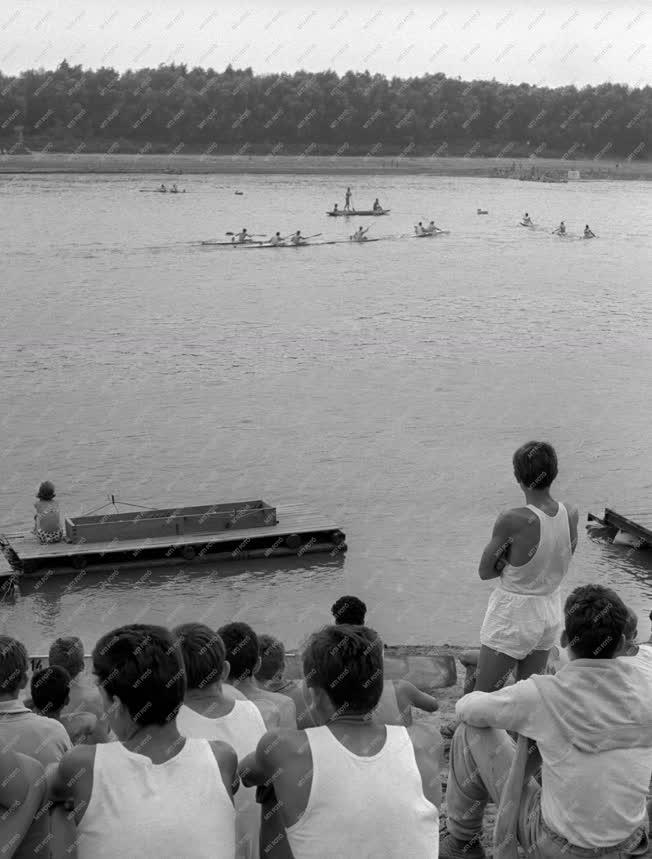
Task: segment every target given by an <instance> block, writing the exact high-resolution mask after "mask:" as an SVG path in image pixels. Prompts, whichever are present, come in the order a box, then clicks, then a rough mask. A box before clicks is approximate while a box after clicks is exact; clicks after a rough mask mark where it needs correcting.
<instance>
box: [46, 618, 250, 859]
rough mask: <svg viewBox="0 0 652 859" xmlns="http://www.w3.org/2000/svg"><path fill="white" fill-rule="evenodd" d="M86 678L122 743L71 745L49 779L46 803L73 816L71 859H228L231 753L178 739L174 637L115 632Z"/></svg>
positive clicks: (141, 628) (179, 675) (147, 631)
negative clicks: (91, 679)
mask: <svg viewBox="0 0 652 859" xmlns="http://www.w3.org/2000/svg"><path fill="white" fill-rule="evenodd" d="M93 670H94V672H95V675H96V677H97V680H98V685H99V687H100V694H101V695H102V700H103V703H104V706H105V708H106V710H107V712H108V714H109V720H110V723H111V727H112V729H113V731H114V733H115V735H116V736H117V737H118V740H119V742H115V743H102V744H100V745H97V746H76V747H75V748H74V749H72V751H70V752H69V753H68V754H67V755H65V757H64V758H63V760H62V761H61V762H60V764H59V765H58V767H54V768H51V770H50V771H49V772H48V779H49V785H50V797H51V799H52V800H54V801H61V802H66V803H70V804H72V808H73V809H74V811H73V814H74V820H75V822H76V824H77V856H78V859H116V857H121V856H122V857H125V859H126V857H132V856H133V857H136V856H138V857H141V856H143V857H145V856H155V857H157V859H179V857H184V859H227V857H228V859H233V856H234V853H235V810H234V808H233V792H234V789H237V758H236V754H235V752H234V751H233V749H232V748H231V747H230V746H228V745H226V743H221V742H217V741H214V742H209V741H208V740H203V739H201V740H199V739H186V738H185V737H183V736H181V734H180V733H179V731H178V729H177V722H176V720H177V714H178V712H179V708H180V707H181V705H182V703H183V698H184V695H185V691H186V673H185V669H184V665H183V657H182V655H181V652H180V650H179V648H178V647H177V646H176V644H175V641H174V638H173V636H172V634H171V633H170V632H169V631H168V630H166V629H163V628H162V627H160V626H146V625H143V624H134V625H131V626H123V627H120V628H119V629H115V630H113V631H112V632H110V633H108V634H107V635H105V636H103V637H102V638H101V639H100V640H99V641H98V642H97V644H96V645H95V649H94V650H93Z"/></svg>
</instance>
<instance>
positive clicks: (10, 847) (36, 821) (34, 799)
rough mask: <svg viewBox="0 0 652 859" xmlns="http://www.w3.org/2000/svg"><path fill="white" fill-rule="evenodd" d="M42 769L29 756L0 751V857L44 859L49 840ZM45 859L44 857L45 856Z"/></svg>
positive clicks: (5, 750)
mask: <svg viewBox="0 0 652 859" xmlns="http://www.w3.org/2000/svg"><path fill="white" fill-rule="evenodd" d="M44 799H45V781H44V779H43V767H42V766H41V765H40V764H39V763H38V761H36V760H34V758H32V757H28V756H27V755H23V754H20V753H17V752H14V751H12V749H10V748H8V747H7V746H5V747H4V748H3V749H2V750H0V846H1V852H2V855H3V856H15V857H16V859H27V857H33V856H43V845H44V844H47V843H48V840H49V826H48V816H47V814H45V813H42V812H41V813H40V814H39V812H40V811H41V809H42V806H43V802H44ZM44 859H45V857H44Z"/></svg>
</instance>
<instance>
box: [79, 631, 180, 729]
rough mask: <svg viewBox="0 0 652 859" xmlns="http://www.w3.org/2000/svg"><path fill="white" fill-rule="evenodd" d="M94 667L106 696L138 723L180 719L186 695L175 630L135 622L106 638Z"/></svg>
mask: <svg viewBox="0 0 652 859" xmlns="http://www.w3.org/2000/svg"><path fill="white" fill-rule="evenodd" d="M93 671H94V672H95V675H96V676H97V679H98V681H99V683H100V684H101V685H102V686H103V687H104V690H105V692H106V694H107V695H108V696H109V697H110V698H111V697H113V696H116V697H117V698H119V699H120V701H121V702H122V703H123V704H124V706H125V707H126V708H127V710H128V712H129V715H130V716H131V718H132V719H133V720H134V722H136V724H137V725H140V726H141V727H145V726H146V725H165V724H166V723H168V722H171V721H172V720H173V719H175V718H176V716H177V713H178V712H179V708H180V707H181V705H182V704H183V697H184V695H185V693H186V670H185V667H184V664H183V656H182V654H181V651H180V649H179V647H178V645H177V644H176V642H175V640H174V636H173V635H172V633H171V632H169V630H167V629H164V628H163V627H162V626H149V625H146V624H140V623H134V624H131V625H129V626H121V627H119V628H118V629H114V630H113V631H112V632H109V633H107V634H106V635H104V636H102V638H100V640H99V641H98V642H97V644H96V645H95V648H94V650H93Z"/></svg>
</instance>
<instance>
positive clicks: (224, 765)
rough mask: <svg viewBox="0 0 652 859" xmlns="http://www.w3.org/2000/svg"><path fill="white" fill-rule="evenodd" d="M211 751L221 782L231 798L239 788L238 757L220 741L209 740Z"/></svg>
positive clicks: (227, 745) (226, 744)
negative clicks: (218, 769)
mask: <svg viewBox="0 0 652 859" xmlns="http://www.w3.org/2000/svg"><path fill="white" fill-rule="evenodd" d="M210 745H211V749H212V750H213V754H214V755H215V760H216V761H217V765H218V766H219V768H220V773H221V775H222V781H223V782H224V787H225V788H226V792H227V793H228V795H229V796H230V797H231V798H233V796H235V794H236V793H237V791H238V788H239V787H240V778H239V776H238V756H237V755H236V753H235V749H233V748H232V747H231V746H230V745H229V744H228V743H223V742H221V741H220V740H211V743H210Z"/></svg>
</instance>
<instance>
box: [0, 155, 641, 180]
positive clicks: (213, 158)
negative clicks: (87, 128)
mask: <svg viewBox="0 0 652 859" xmlns="http://www.w3.org/2000/svg"><path fill="white" fill-rule="evenodd" d="M532 167H536V170H537V172H538V173H539V174H546V173H549V174H553V175H561V174H565V173H566V172H567V171H568V170H578V171H580V176H581V178H582V179H588V180H597V179H626V180H636V179H639V180H642V179H652V162H646V161H636V160H632V161H616V160H612V161H607V160H602V159H598V160H592V159H587V160H576V161H566V160H564V159H561V158H558V159H555V158H537V159H528V158H514V159H511V158H500V159H499V158H463V157H450V158H381V157H378V156H375V157H370V156H359V157H357V156H355V157H353V156H352V157H347V156H344V155H340V156H321V155H319V156H310V155H308V156H300V155H296V156H294V155H277V156H266V155H199V154H198V155H182V154H177V155H152V154H149V153H148V154H144V155H121V154H116V153H113V154H110V155H106V154H104V155H103V154H84V153H79V154H65V153H45V154H42V153H33V154H31V155H0V173H3V174H9V173H13V174H25V173H27V174H32V173H33V174H43V173H97V174H102V173H109V174H111V173H117V174H155V175H157V176H162V178H165V175H167V174H170V175H172V174H175V175H179V174H181V175H184V174H188V175H192V174H216V175H229V174H242V173H250V174H262V175H264V174H280V175H283V174H297V175H311V174H332V175H350V176H356V175H365V174H380V175H385V176H388V175H390V176H391V175H433V176H471V177H497V178H507V175H506V174H509V173H511V172H514V173H516V174H518V173H519V172H521V173H524V172H526V171H529V170H531V169H532ZM569 184H570V183H569Z"/></svg>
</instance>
